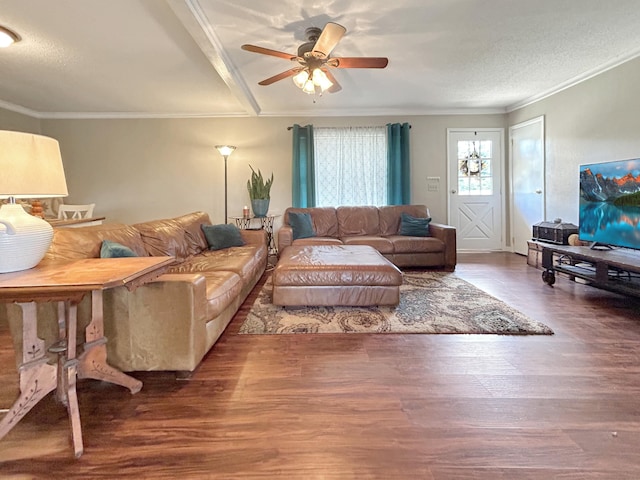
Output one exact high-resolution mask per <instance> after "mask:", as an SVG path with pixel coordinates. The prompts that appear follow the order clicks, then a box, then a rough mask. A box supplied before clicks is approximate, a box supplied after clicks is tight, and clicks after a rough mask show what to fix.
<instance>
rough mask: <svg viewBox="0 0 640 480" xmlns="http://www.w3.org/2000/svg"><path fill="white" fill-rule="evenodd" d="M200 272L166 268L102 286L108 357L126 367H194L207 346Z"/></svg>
mask: <svg viewBox="0 0 640 480" xmlns="http://www.w3.org/2000/svg"><path fill="white" fill-rule="evenodd" d="M206 309H207V286H206V280H205V278H204V276H203V275H200V274H196V273H170V274H164V275H161V276H160V277H158V278H157V279H156V280H154V281H151V282H149V283H147V284H145V285H142V286H141V287H139V288H137V289H135V290H134V291H129V290H127V289H126V288H125V287H118V288H113V289H109V290H105V292H104V326H105V334H106V337H107V338H108V339H109V342H108V344H107V348H108V351H109V362H110V363H111V364H112V365H114V366H115V367H118V368H120V369H122V370H124V371H134V370H185V371H192V370H194V369H195V367H196V366H197V365H198V363H199V362H200V360H201V359H202V357H203V356H204V354H205V353H206V352H207V349H208V345H207V335H206V321H207V318H206V316H207V311H206Z"/></svg>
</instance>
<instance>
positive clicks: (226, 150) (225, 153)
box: [216, 145, 236, 223]
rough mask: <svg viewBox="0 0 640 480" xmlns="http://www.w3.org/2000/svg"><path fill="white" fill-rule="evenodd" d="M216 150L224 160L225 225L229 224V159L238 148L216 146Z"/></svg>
mask: <svg viewBox="0 0 640 480" xmlns="http://www.w3.org/2000/svg"><path fill="white" fill-rule="evenodd" d="M216 148H217V149H218V151H219V152H220V155H222V158H224V223H227V220H228V218H229V217H228V216H227V158H229V155H231V154H232V153H233V151H234V150H235V149H236V147H234V146H232V145H216Z"/></svg>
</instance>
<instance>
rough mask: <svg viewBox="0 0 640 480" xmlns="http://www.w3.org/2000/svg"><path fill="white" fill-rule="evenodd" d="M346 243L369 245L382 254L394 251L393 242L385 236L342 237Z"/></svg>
mask: <svg viewBox="0 0 640 480" xmlns="http://www.w3.org/2000/svg"><path fill="white" fill-rule="evenodd" d="M341 240H342V241H343V243H344V244H345V245H369V246H370V247H373V248H375V249H376V250H377V251H379V252H380V253H382V254H385V253H393V252H394V249H393V243H392V242H391V240H389V239H388V238H385V237H379V236H377V235H358V236H356V237H342V238H341Z"/></svg>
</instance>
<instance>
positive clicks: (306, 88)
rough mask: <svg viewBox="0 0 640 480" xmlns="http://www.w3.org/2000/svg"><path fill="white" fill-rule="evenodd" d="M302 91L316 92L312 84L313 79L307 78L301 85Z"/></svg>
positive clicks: (311, 93) (310, 93)
mask: <svg viewBox="0 0 640 480" xmlns="http://www.w3.org/2000/svg"><path fill="white" fill-rule="evenodd" d="M302 91H303V92H304V93H306V94H309V95H313V94H314V93H316V86H315V85H314V84H313V80H311V79H309V80H307V81H306V82H305V83H304V86H303V87H302Z"/></svg>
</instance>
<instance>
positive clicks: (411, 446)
mask: <svg viewBox="0 0 640 480" xmlns="http://www.w3.org/2000/svg"><path fill="white" fill-rule="evenodd" d="M459 261H460V263H459V264H458V267H457V270H456V274H457V275H458V276H460V277H462V278H464V279H466V280H468V281H470V282H471V283H473V284H475V285H477V286H479V287H480V288H482V289H483V290H485V291H487V292H489V293H491V294H493V295H494V296H496V297H498V298H500V299H502V300H504V301H506V302H508V303H509V304H510V305H512V306H514V307H515V308H517V309H519V310H520V311H522V312H524V313H526V314H528V315H529V316H530V317H532V318H535V319H537V320H540V321H542V322H544V323H546V324H547V325H549V326H550V327H551V328H553V329H554V331H555V335H553V336H493V335H393V334H390V335H358V334H351V335H337V334H336V335H330V334H320V335H273V336H266V335H238V334H237V331H238V329H239V327H240V325H241V323H242V320H243V318H244V316H245V315H246V312H247V310H248V308H249V305H250V303H251V299H252V297H250V298H249V300H248V302H245V305H244V306H243V307H242V309H241V310H240V312H239V313H238V315H236V317H235V318H234V320H233V322H232V323H231V325H229V327H228V328H227V331H226V332H225V334H224V335H223V336H222V338H221V339H220V341H219V342H218V343H217V344H216V346H214V348H213V349H212V350H211V352H210V353H209V355H208V356H207V358H206V359H205V360H204V362H203V363H202V365H201V366H200V367H199V369H198V370H197V371H196V372H195V373H194V374H193V376H192V377H191V378H190V379H187V380H176V378H175V376H174V375H172V374H170V373H135V374H134V376H136V377H137V378H139V379H141V380H142V381H143V382H144V387H143V389H142V391H141V392H140V393H138V394H136V395H130V394H129V393H128V391H126V390H125V389H123V388H121V387H116V386H113V385H109V384H104V383H100V382H96V381H92V380H86V381H81V382H80V383H79V388H78V397H79V401H80V411H81V417H82V426H83V434H84V443H85V454H84V456H82V457H81V458H80V459H78V460H76V459H74V458H73V451H72V448H71V446H70V434H69V428H68V421H67V415H66V411H65V409H64V407H62V406H61V405H60V404H57V403H56V401H55V400H54V399H53V398H52V396H49V397H47V398H46V399H45V400H44V401H43V402H41V404H39V405H38V406H36V408H35V409H34V410H33V411H31V412H30V413H29V414H28V415H27V416H26V417H25V418H24V419H23V420H22V422H21V423H20V424H18V425H17V427H16V428H14V429H13V431H11V432H10V433H9V434H8V435H7V436H6V437H5V438H4V439H2V440H0V477H1V478H8V479H17V478H20V479H23V478H82V479H92V478H118V479H120V478H154V479H159V478H185V479H187V478H188V479H192V478H194V479H200V478H203V479H207V478H212V479H213V478H215V479H217V478H221V479H240V478H242V479H249V478H269V479H271V478H274V479H278V478H287V479H351V478H354V479H378V478H379V479H437V480H440V479H447V480H449V479H552V478H562V479H617V480H618V479H638V478H640V455H639V452H640V450H639V445H640V300H638V299H630V298H625V297H622V296H619V295H617V294H612V293H608V292H604V291H601V290H597V289H594V288H591V287H588V286H585V285H581V284H577V283H574V282H570V281H569V280H567V279H566V278H559V279H558V281H557V282H556V284H555V286H554V287H553V288H551V287H549V286H547V285H545V284H544V283H543V282H542V280H541V278H540V271H538V270H536V269H534V268H532V267H529V266H527V265H526V259H525V258H524V257H522V256H518V255H515V254H509V253H492V254H482V255H472V254H463V255H460V258H459ZM16 383H17V374H16V372H15V358H14V354H13V350H12V347H11V338H10V336H9V333H8V328H7V326H6V325H0V385H2V387H1V391H0V407H4V408H7V407H8V406H9V405H10V403H11V402H12V401H13V400H14V399H15V395H16V394H17V384H16Z"/></svg>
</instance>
